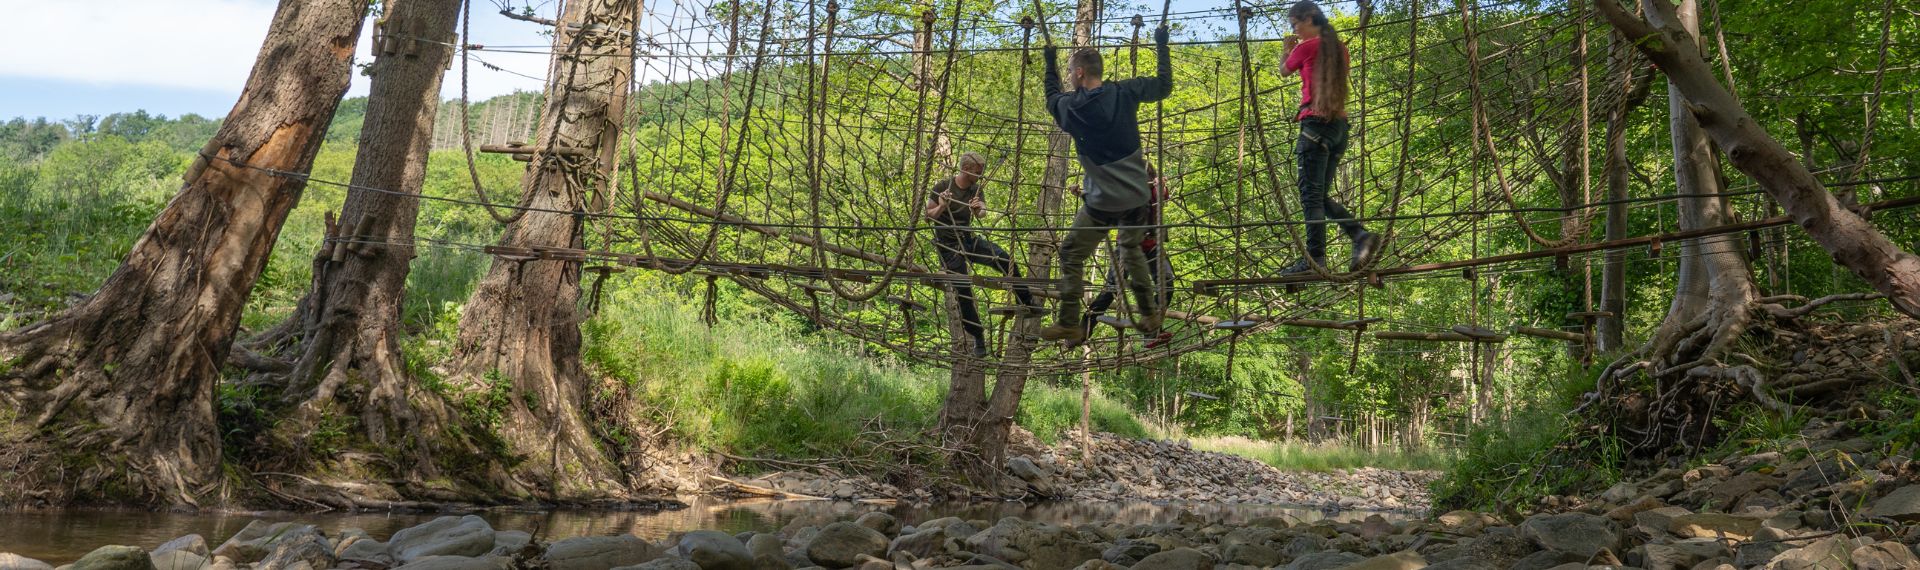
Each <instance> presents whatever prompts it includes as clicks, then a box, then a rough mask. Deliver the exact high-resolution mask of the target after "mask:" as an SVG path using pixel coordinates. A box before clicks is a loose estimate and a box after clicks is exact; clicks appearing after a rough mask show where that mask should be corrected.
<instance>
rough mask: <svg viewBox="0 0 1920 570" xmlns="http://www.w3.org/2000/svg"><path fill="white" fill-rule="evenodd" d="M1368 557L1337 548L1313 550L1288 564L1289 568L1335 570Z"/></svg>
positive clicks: (1293, 569) (1291, 569) (1296, 569)
mask: <svg viewBox="0 0 1920 570" xmlns="http://www.w3.org/2000/svg"><path fill="white" fill-rule="evenodd" d="M1366 559H1367V557H1365V556H1361V555H1358V554H1354V553H1352V552H1340V551H1337V550H1328V551H1321V552H1313V553H1308V554H1306V555H1304V556H1301V557H1299V558H1295V559H1294V560H1293V563H1292V564H1288V565H1287V570H1334V569H1335V568H1340V567H1342V566H1347V565H1351V564H1357V563H1359V562H1361V561H1363V560H1366Z"/></svg>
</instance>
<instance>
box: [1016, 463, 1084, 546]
mask: <svg viewBox="0 0 1920 570" xmlns="http://www.w3.org/2000/svg"><path fill="white" fill-rule="evenodd" d="M1007 470H1008V471H1012V472H1013V476H1015V477H1019V478H1020V479H1021V480H1023V481H1026V482H1029V483H1038V482H1041V481H1045V480H1046V479H1047V478H1048V477H1051V476H1053V473H1051V472H1049V471H1047V469H1046V468H1045V467H1041V466H1040V465H1039V464H1037V463H1034V462H1033V459H1032V458H1029V457H1027V456H1025V455H1015V456H1013V457H1011V458H1008V459H1007ZM1069 570H1071V569H1069Z"/></svg>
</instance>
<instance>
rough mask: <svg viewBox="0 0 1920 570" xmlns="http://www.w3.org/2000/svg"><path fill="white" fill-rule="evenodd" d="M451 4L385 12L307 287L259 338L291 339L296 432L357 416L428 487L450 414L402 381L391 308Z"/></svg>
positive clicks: (446, 46) (453, 14)
mask: <svg viewBox="0 0 1920 570" xmlns="http://www.w3.org/2000/svg"><path fill="white" fill-rule="evenodd" d="M460 5H461V2H460V0H398V1H396V2H393V3H391V4H390V5H389V6H390V7H389V8H388V11H387V13H386V16H385V17H384V18H383V19H382V24H381V25H380V28H381V33H380V34H379V37H378V39H377V40H376V42H375V45H374V49H375V53H376V54H377V56H376V59H374V62H373V66H372V67H371V68H370V69H369V70H368V74H369V75H370V76H371V77H372V78H373V79H372V89H371V92H370V94H369V95H368V97H367V114H366V119H365V124H364V127H363V129H362V130H361V135H360V150H359V152H358V153H357V154H356V155H355V156H354V165H353V187H352V188H350V189H349V190H348V191H347V198H346V203H345V204H344V205H343V206H342V209H341V216H340V220H339V224H338V227H337V229H335V230H334V231H333V232H332V233H331V234H330V235H328V236H327V237H328V238H330V239H329V240H328V241H327V242H326V243H325V244H324V245H322V246H321V248H320V251H319V253H318V254H316V255H315V256H314V260H313V286H312V289H310V290H309V291H308V293H307V295H306V297H305V298H303V299H301V301H300V303H299V305H298V309H297V310H296V311H295V312H294V314H293V316H292V317H291V318H289V319H288V320H287V322H286V323H284V324H283V325H281V327H280V329H279V330H278V331H276V332H278V333H279V334H273V333H270V334H269V335H263V336H266V337H268V338H265V339H262V340H265V341H269V342H274V343H280V342H287V341H292V344H290V345H287V346H285V347H284V348H283V349H281V351H280V352H281V353H282V354H285V355H287V356H288V357H289V358H290V359H292V360H293V363H294V364H293V371H292V372H291V373H290V374H288V375H287V377H286V382H285V384H286V397H287V398H288V399H289V400H291V401H294V402H297V403H299V408H298V409H299V411H298V412H297V413H296V419H297V420H300V421H301V422H302V424H303V425H302V427H301V431H302V432H303V433H304V432H305V431H306V430H308V429H311V426H312V422H313V421H314V420H316V419H318V418H319V417H321V416H322V415H327V414H343V415H348V416H352V417H356V418H358V420H359V425H360V428H361V430H363V431H364V433H365V434H366V435H367V438H368V439H369V440H370V441H371V442H373V443H375V444H377V445H379V446H381V447H383V448H385V449H389V450H395V451H398V452H400V453H401V454H402V457H396V458H394V459H396V460H397V461H398V462H400V463H401V465H402V468H403V469H404V470H406V471H408V472H409V473H411V474H413V475H417V476H418V477H416V479H418V480H426V479H430V478H435V477H437V473H436V471H437V470H436V469H434V466H433V464H432V458H433V456H434V451H435V448H436V447H439V446H441V442H442V441H444V440H443V436H444V435H445V434H447V433H448V432H449V430H447V429H446V428H447V427H448V425H449V422H450V421H451V420H452V417H451V416H452V414H451V413H450V410H449V407H448V406H447V404H446V402H445V400H444V399H443V398H442V397H441V396H439V395H438V394H435V393H433V392H429V391H425V390H422V389H420V386H419V385H418V384H416V383H415V382H413V381H412V380H411V379H409V378H408V377H407V373H406V367H405V361H404V359H403V358H402V356H401V353H400V336H401V322H400V314H401V302H402V300H403V299H404V291H405V289H406V284H407V271H408V269H409V262H410V261H411V260H412V259H413V257H414V246H413V237H414V236H413V232H414V222H415V216H416V214H417V213H418V212H419V209H420V202H419V198H418V195H419V194H420V187H421V184H422V182H423V181H424V180H425V178H426V168H427V154H428V152H429V150H431V146H432V142H433V140H432V137H433V132H434V130H435V129H434V118H435V117H436V116H437V115H438V110H439V103H440V81H441V77H442V76H443V75H444V73H445V70H446V68H447V63H448V62H449V61H450V60H451V59H452V57H453V51H454V47H453V40H454V24H455V23H456V22H457V21H458V17H459V14H460ZM416 38H419V39H416ZM370 189H380V190H381V191H374V190H370ZM396 192H397V193H398V194H395V193H396ZM274 337H278V338H274Z"/></svg>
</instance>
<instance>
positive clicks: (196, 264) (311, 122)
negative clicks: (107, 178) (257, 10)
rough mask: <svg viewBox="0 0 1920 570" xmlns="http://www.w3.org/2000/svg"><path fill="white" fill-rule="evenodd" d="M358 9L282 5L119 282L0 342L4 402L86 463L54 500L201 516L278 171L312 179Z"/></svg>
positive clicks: (280, 181)
mask: <svg viewBox="0 0 1920 570" xmlns="http://www.w3.org/2000/svg"><path fill="white" fill-rule="evenodd" d="M366 9H367V2H366V1H365V0H283V1H282V2H281V3H280V6H279V9H278V10H277V12H276V13H275V15H274V18H273V23H272V24H271V27H270V28H269V29H268V31H267V37H266V41H265V43H264V45H262V46H261V49H260V55H259V57H258V59H256V60H255V62H254V67H253V71H252V73H251V75H249V77H248V79H247V84H246V87H245V88H244V89H243V90H242V91H241V94H240V100H239V102H237V103H235V104H234V107H233V110H232V111H231V112H229V113H228V115H227V118H226V121H225V123H224V124H223V125H222V126H221V128H220V130H219V132H217V133H215V134H214V136H213V138H212V139H211V140H209V141H208V142H207V144H206V146H205V147H204V148H203V149H202V150H201V156H200V157H199V158H197V159H196V160H195V162H194V163H193V165H192V166H191V167H189V168H188V169H187V174H186V176H185V181H184V185H183V186H182V188H181V190H180V193H179V194H177V195H175V196H174V198H173V201H172V202H170V203H169V204H168V205H167V207H166V208H165V209H164V210H162V211H161V212H160V215H159V216H158V217H157V218H156V219H155V220H154V222H153V225H152V226H150V227H148V228H147V232H146V234H145V235H143V236H141V238H140V240H139V241H138V242H136V243H135V244H134V246H133V249H132V251H131V252H129V253H128V254H127V258H126V260H125V262H123V263H122V264H121V265H120V268H119V269H117V270H115V271H114V273H113V275H112V276H110V277H108V278H107V281H106V283H105V284H103V285H102V286H101V287H100V290H99V291H98V292H96V293H95V294H94V295H93V296H92V297H89V298H88V299H87V300H85V301H83V302H81V303H80V304H78V305H76V306H74V307H73V308H71V309H68V310H66V311H63V312H61V313H59V314H57V315H54V316H53V317H51V318H49V319H48V320H46V321H44V322H41V323H38V324H35V325H31V326H28V327H24V328H22V329H19V330H15V331H11V332H8V333H5V334H4V335H0V361H8V362H11V363H12V364H13V365H12V366H10V367H8V370H7V371H6V372H5V373H4V375H0V388H4V394H0V399H4V400H6V401H7V405H6V407H8V408H13V409H16V410H20V411H21V412H23V413H22V414H21V416H20V420H22V421H25V422H30V424H29V425H30V427H32V428H34V429H36V430H37V431H38V434H40V436H41V437H42V438H47V439H43V442H44V441H51V440H58V442H59V443H58V444H57V445H58V446H59V447H60V448H61V449H62V450H63V452H68V453H73V454H76V455H75V456H85V457H87V459H88V460H89V461H94V462H95V463H93V466H90V467H86V468H84V469H81V470H78V472H66V473H62V474H59V475H58V479H55V480H51V481H50V486H56V487H57V488H56V489H52V490H53V491H55V493H56V494H57V495H58V497H60V498H61V499H65V498H72V497H73V496H75V495H82V496H86V497H89V498H98V499H105V500H135V501H141V502H147V503H153V504H171V505H176V506H194V505H197V504H198V503H199V500H200V499H199V497H201V496H202V495H203V494H204V493H206V492H207V491H208V489H210V488H211V486H212V485H217V484H218V483H219V479H220V478H219V475H220V473H221V469H220V467H221V463H222V457H221V442H220V432H219V430H218V428H217V426H216V425H215V421H216V420H215V418H216V414H215V411H214V388H215V385H216V383H217V382H219V379H220V369H221V366H222V364H223V363H224V362H226V359H227V352H228V349H229V348H231V347H232V344H233V335H234V332H235V330H236V329H237V328H238V326H239V324H240V316H241V313H242V312H243V311H244V309H245V304H246V298H247V293H248V291H250V290H252V288H253V285H254V282H255V281H256V280H258V278H259V276H260V273H261V271H262V270H264V269H265V267H266V264H267V259H268V256H269V254H271V253H272V251H273V244H274V241H275V239H276V238H278V237H279V233H280V228H281V225H282V223H284V222H285V221H286V218H287V214H288V212H290V211H292V210H293V207H294V205H295V204H296V203H298V202H299V199H300V193H301V191H302V190H303V189H304V188H305V187H306V180H305V178H303V177H301V176H297V175H280V174H277V173H276V171H285V172H306V171H307V170H309V169H310V168H311V167H312V165H313V159H314V156H315V155H316V154H318V153H319V151H320V143H321V142H322V141H323V140H324V139H325V135H326V130H327V126H328V123H329V122H330V120H331V119H332V116H333V111H334V108H335V107H336V106H338V105H339V102H340V97H341V95H343V94H344V93H345V92H346V89H347V83H348V80H349V78H350V76H351V72H352V63H353V51H354V45H355V43H356V41H357V40H358V38H359V35H360V21H361V19H362V18H363V16H364V15H365V13H366ZM47 463H48V464H52V463H55V462H51V461H49V462H47ZM50 468H51V467H50ZM32 477H34V475H33V474H24V479H26V480H32ZM109 481H111V482H109ZM56 502H57V501H56Z"/></svg>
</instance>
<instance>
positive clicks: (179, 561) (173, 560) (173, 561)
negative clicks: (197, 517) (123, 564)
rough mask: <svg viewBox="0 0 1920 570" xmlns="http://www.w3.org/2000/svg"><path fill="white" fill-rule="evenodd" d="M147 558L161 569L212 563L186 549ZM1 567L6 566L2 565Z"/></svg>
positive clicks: (187, 568) (183, 569)
mask: <svg viewBox="0 0 1920 570" xmlns="http://www.w3.org/2000/svg"><path fill="white" fill-rule="evenodd" d="M147 558H149V559H151V560H153V567H154V568H158V569H159V570H200V569H202V568H206V567H208V566H211V565H212V564H211V563H210V562H208V561H207V557H205V556H201V555H198V554H194V553H192V552H188V551H186V550H168V551H166V552H162V553H159V554H149V555H147ZM0 568H5V566H4V565H0Z"/></svg>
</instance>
